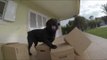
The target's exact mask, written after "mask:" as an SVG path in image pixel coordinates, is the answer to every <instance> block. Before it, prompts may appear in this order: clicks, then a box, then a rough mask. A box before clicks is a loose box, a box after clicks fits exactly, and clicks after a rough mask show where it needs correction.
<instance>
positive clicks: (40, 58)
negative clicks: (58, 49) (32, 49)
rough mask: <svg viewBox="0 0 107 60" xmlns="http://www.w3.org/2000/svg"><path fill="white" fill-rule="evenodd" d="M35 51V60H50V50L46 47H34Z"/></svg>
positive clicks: (43, 45)
mask: <svg viewBox="0 0 107 60" xmlns="http://www.w3.org/2000/svg"><path fill="white" fill-rule="evenodd" d="M36 50H37V55H36V58H37V60H51V56H50V48H49V47H48V46H47V45H45V44H40V45H38V46H37V47H36Z"/></svg>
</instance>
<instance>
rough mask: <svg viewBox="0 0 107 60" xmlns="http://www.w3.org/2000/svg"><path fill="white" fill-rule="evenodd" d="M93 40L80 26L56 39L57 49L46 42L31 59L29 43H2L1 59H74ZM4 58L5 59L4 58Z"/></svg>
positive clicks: (37, 48) (38, 47)
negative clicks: (51, 47)
mask: <svg viewBox="0 0 107 60" xmlns="http://www.w3.org/2000/svg"><path fill="white" fill-rule="evenodd" d="M90 43H91V41H90V40H89V39H88V38H87V37H86V36H85V35H84V34H83V32H81V31H80V30H79V29H78V28H74V29H73V30H72V31H71V32H70V33H69V34H67V35H65V36H61V37H58V38H56V39H55V41H54V44H55V45H57V48H56V49H50V48H49V47H48V46H47V45H45V44H40V45H38V46H37V47H36V51H37V52H35V53H37V54H36V55H35V56H32V57H36V58H33V59H29V55H28V49H27V45H25V44H19V43H11V44H4V45H3V46H2V53H3V56H2V54H1V45H0V60H74V59H75V55H81V54H82V53H84V51H85V50H86V49H87V47H88V46H89V45H90ZM2 57H3V58H4V59H3V58H2Z"/></svg>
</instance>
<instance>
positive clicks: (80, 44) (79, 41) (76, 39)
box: [65, 28, 91, 55]
mask: <svg viewBox="0 0 107 60" xmlns="http://www.w3.org/2000/svg"><path fill="white" fill-rule="evenodd" d="M65 41H66V42H67V43H68V44H70V45H71V46H73V47H74V50H75V53H76V54H77V55H81V54H82V53H83V52H84V51H85V50H86V49H87V48H88V46H89V45H90V43H91V41H90V40H89V39H88V38H87V37H86V36H85V35H84V33H83V32H82V31H80V30H79V29H78V28H74V29H73V30H72V31H71V32H70V33H69V34H67V35H66V36H65Z"/></svg>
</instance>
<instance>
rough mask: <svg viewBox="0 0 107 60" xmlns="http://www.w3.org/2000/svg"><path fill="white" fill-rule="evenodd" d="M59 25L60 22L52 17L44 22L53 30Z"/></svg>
mask: <svg viewBox="0 0 107 60" xmlns="http://www.w3.org/2000/svg"><path fill="white" fill-rule="evenodd" d="M59 25H60V24H59V22H58V20H57V19H54V18H51V19H49V20H48V21H47V23H46V27H47V28H49V29H51V30H53V31H56V30H57V29H58V26H59Z"/></svg>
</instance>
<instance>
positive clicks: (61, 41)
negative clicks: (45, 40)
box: [53, 36, 65, 45]
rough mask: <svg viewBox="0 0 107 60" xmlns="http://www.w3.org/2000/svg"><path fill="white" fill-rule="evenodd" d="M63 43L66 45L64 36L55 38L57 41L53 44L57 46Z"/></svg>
mask: <svg viewBox="0 0 107 60" xmlns="http://www.w3.org/2000/svg"><path fill="white" fill-rule="evenodd" d="M63 43H65V41H64V36H60V37H57V38H55V40H54V42H53V44H55V45H60V44H63Z"/></svg>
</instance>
